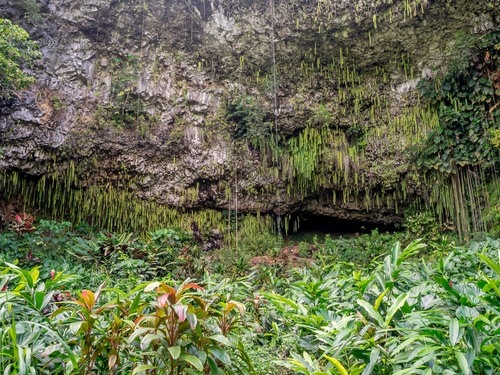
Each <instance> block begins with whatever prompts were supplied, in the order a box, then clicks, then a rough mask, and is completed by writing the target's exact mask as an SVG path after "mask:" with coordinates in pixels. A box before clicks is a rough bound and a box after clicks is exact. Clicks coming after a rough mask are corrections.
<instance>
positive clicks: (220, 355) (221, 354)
mask: <svg viewBox="0 0 500 375" xmlns="http://www.w3.org/2000/svg"><path fill="white" fill-rule="evenodd" d="M207 350H208V351H209V352H210V353H212V354H213V356H214V357H215V358H217V359H218V360H219V361H221V362H222V363H225V364H226V365H230V364H231V358H229V355H228V354H227V352H226V351H225V350H224V349H222V348H221V347H219V346H207Z"/></svg>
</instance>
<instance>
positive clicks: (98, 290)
mask: <svg viewBox="0 0 500 375" xmlns="http://www.w3.org/2000/svg"><path fill="white" fill-rule="evenodd" d="M105 286H106V281H104V282H103V283H102V284H101V285H99V288H97V293H96V295H95V299H94V303H95V301H97V299H98V298H99V296H100V295H101V292H102V289H103V288H104V287H105ZM93 305H94V304H92V306H93Z"/></svg>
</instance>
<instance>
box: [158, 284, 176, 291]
mask: <svg viewBox="0 0 500 375" xmlns="http://www.w3.org/2000/svg"><path fill="white" fill-rule="evenodd" d="M157 292H158V293H175V289H174V288H172V287H171V286H168V285H167V284H164V283H162V284H160V287H159V288H158V289H157Z"/></svg>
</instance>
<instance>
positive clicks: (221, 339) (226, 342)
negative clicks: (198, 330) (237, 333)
mask: <svg viewBox="0 0 500 375" xmlns="http://www.w3.org/2000/svg"><path fill="white" fill-rule="evenodd" d="M208 338H209V339H210V340H214V341H217V342H220V343H221V344H224V345H226V346H232V345H233V344H231V341H229V340H228V339H227V337H225V336H222V335H213V336H209V337H208Z"/></svg>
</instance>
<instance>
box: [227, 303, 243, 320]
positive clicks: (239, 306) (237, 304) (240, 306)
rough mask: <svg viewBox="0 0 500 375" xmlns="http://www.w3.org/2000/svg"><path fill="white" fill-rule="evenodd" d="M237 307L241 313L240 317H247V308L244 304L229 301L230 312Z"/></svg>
mask: <svg viewBox="0 0 500 375" xmlns="http://www.w3.org/2000/svg"><path fill="white" fill-rule="evenodd" d="M235 307H237V308H238V310H239V311H240V315H241V316H244V315H245V306H244V305H243V304H242V303H239V302H236V301H229V303H228V305H227V309H228V312H229V311H231V310H232V309H234V308H235Z"/></svg>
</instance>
